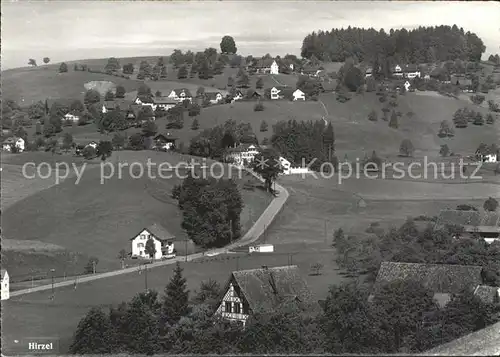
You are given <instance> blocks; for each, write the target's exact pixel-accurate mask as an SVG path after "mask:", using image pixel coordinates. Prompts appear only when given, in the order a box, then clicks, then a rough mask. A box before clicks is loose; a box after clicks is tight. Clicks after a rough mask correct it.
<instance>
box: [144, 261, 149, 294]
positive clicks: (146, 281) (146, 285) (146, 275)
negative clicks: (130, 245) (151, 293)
mask: <svg viewBox="0 0 500 357" xmlns="http://www.w3.org/2000/svg"><path fill="white" fill-rule="evenodd" d="M144 273H145V274H144V288H145V290H146V292H147V291H148V266H147V265H146V264H144Z"/></svg>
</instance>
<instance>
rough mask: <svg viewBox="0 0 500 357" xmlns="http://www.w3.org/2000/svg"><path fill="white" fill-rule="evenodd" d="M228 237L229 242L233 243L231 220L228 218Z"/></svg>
mask: <svg viewBox="0 0 500 357" xmlns="http://www.w3.org/2000/svg"><path fill="white" fill-rule="evenodd" d="M229 239H230V243H231V244H233V220H232V219H230V220H229Z"/></svg>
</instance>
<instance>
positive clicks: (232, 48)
mask: <svg viewBox="0 0 500 357" xmlns="http://www.w3.org/2000/svg"><path fill="white" fill-rule="evenodd" d="M220 50H221V52H222V53H226V54H235V53H236V52H237V50H238V49H237V47H236V43H235V42H234V38H232V37H231V36H224V37H223V38H222V41H221V42H220Z"/></svg>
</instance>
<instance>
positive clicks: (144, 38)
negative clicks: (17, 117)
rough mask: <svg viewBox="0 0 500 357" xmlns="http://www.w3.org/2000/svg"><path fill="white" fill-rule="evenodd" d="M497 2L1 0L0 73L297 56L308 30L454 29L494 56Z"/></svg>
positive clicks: (498, 35)
mask: <svg viewBox="0 0 500 357" xmlns="http://www.w3.org/2000/svg"><path fill="white" fill-rule="evenodd" d="M499 19H500V3H495V2H475V1H474V2H444V1H439V2H412V1H349V2H347V1H345V2H344V1H307V0H303V1H272V2H268V1H263V0H254V1H242V0H241V1H229V0H227V1H226V0H222V1H77V0H65V1H55V0H51V1H43V0H37V1H27V0H17V1H14V0H2V22H1V24H2V39H1V40H2V41H1V42H2V61H1V65H2V69H8V68H14V67H22V66H26V65H27V61H28V59H29V58H35V59H36V60H37V62H38V63H41V62H42V58H43V57H49V58H51V62H52V63H55V62H61V61H70V60H77V59H86V58H102V57H129V56H149V55H164V56H166V55H169V54H170V53H172V51H173V50H174V49H176V48H178V49H181V50H188V49H190V50H192V51H196V50H203V49H205V48H207V47H215V48H217V49H219V44H220V40H221V38H222V36H224V35H231V36H233V37H234V39H235V41H236V45H237V47H238V52H239V53H241V54H243V55H248V54H252V55H255V56H257V55H264V54H266V53H270V54H271V55H284V54H286V53H292V54H296V55H299V54H300V48H301V46H302V40H303V39H304V37H305V36H306V35H307V34H309V33H310V32H312V31H317V30H331V29H332V28H340V27H347V26H349V25H350V26H352V27H365V28H369V27H373V28H375V29H377V30H378V29H380V28H384V29H385V30H386V31H388V30H389V29H390V28H402V27H405V28H407V29H411V28H414V27H418V26H435V25H453V24H456V25H457V26H458V27H463V28H464V30H465V31H471V32H475V33H476V34H477V35H478V36H479V37H481V38H482V40H483V42H484V44H485V46H486V54H485V57H486V58H487V57H488V56H489V54H491V53H500V21H499Z"/></svg>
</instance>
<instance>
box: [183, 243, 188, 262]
mask: <svg viewBox="0 0 500 357" xmlns="http://www.w3.org/2000/svg"><path fill="white" fill-rule="evenodd" d="M184 244H185V247H184V248H185V249H186V262H187V261H188V241H187V238H186V240H185V241H184Z"/></svg>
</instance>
